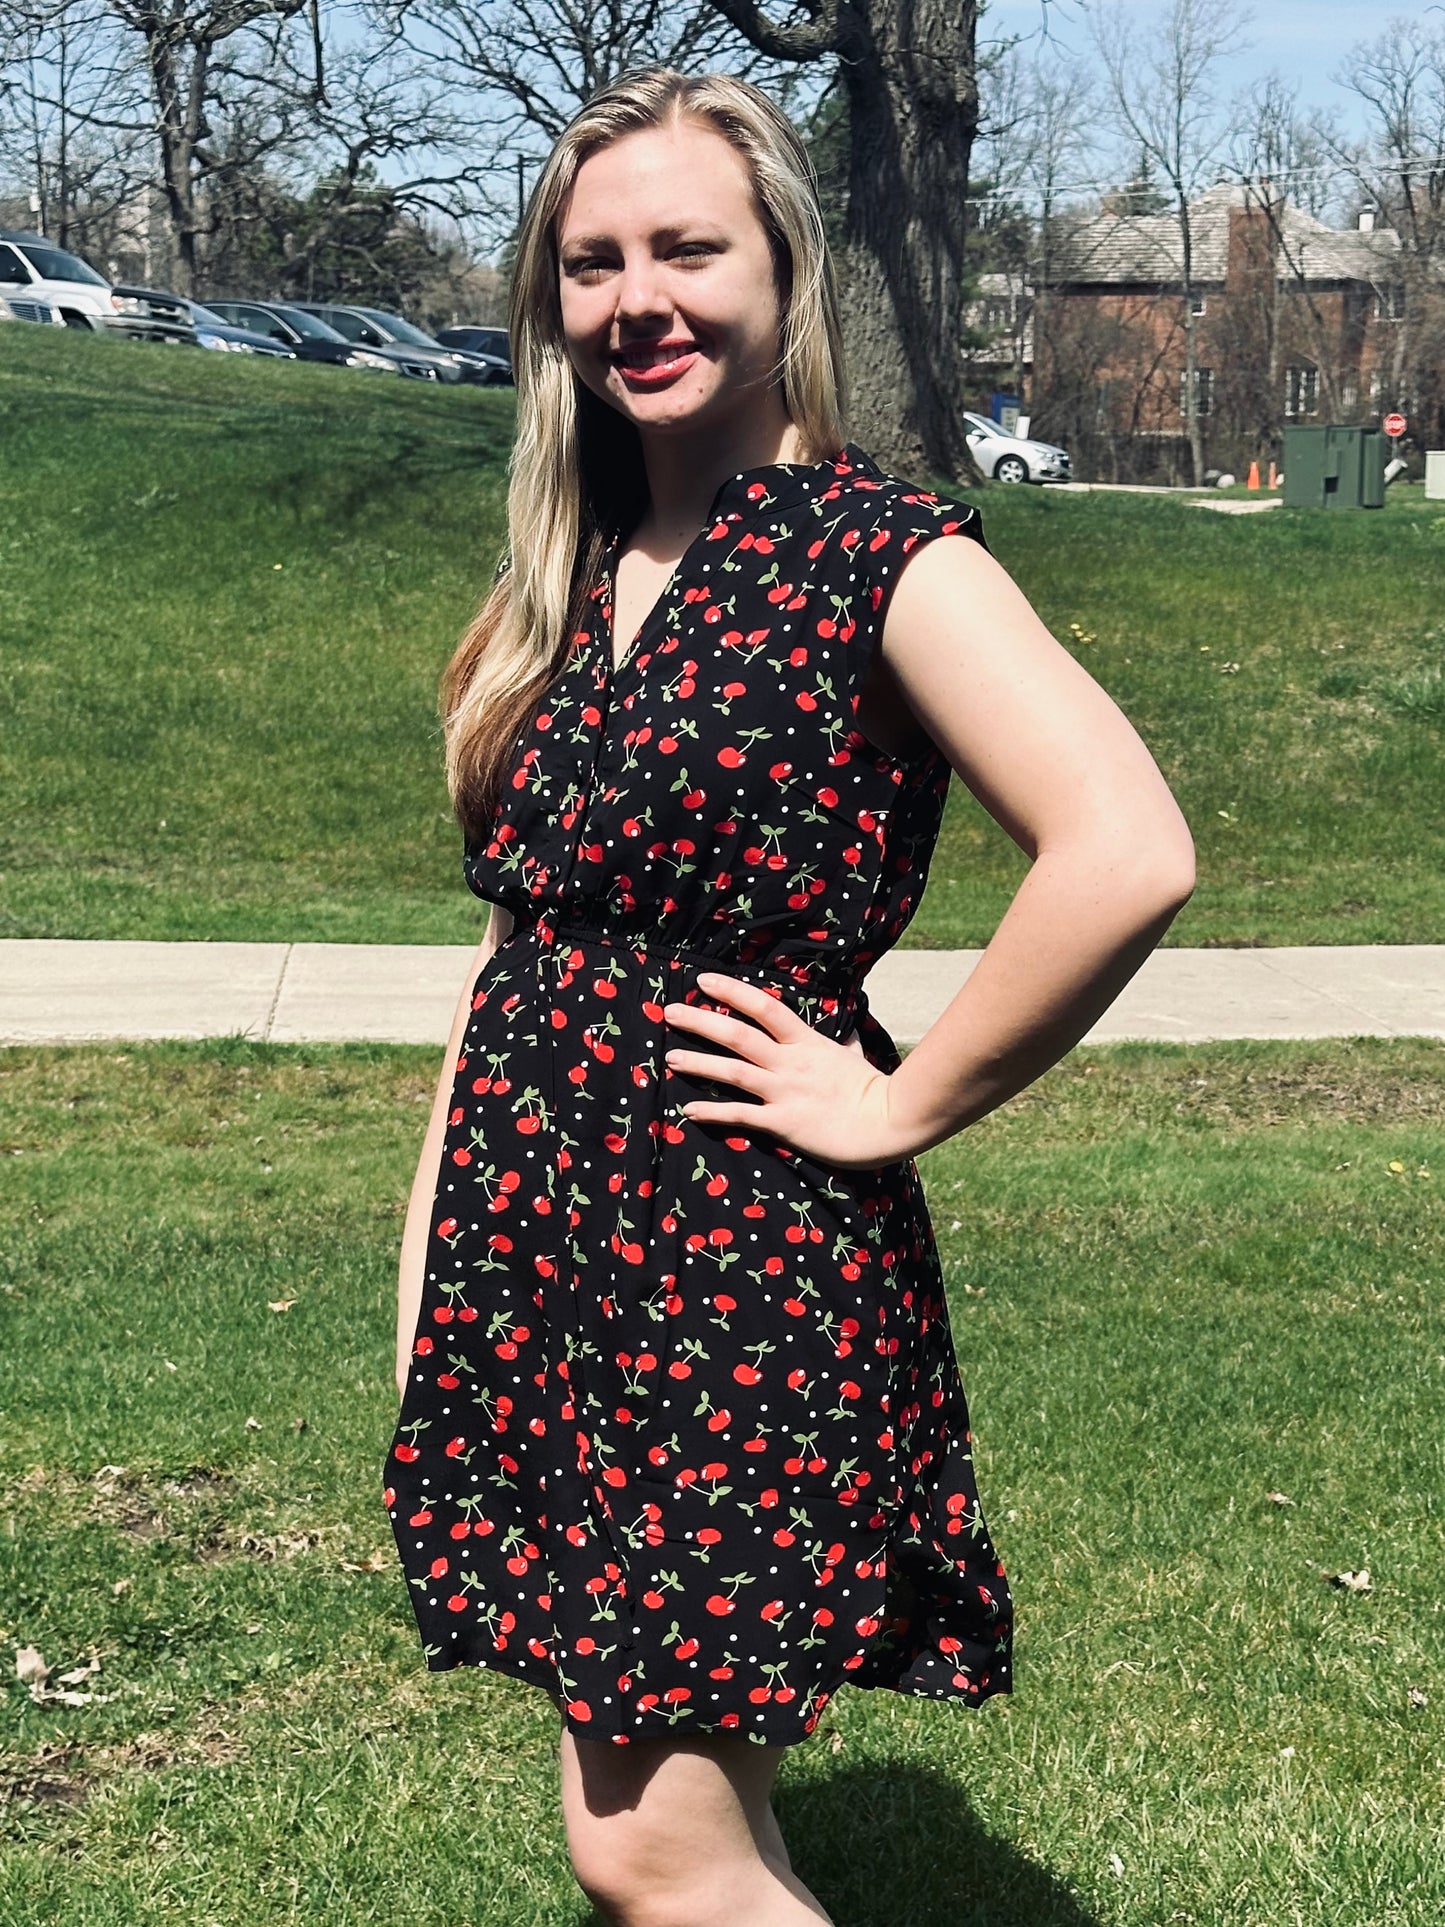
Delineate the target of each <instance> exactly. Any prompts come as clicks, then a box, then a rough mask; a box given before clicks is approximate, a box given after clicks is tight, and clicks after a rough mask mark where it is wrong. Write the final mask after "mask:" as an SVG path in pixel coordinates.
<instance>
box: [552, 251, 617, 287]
mask: <svg viewBox="0 0 1445 1927" xmlns="http://www.w3.org/2000/svg"><path fill="white" fill-rule="evenodd" d="M562 265H563V270H564V272H565V273H566V274H567V275H568V276H569V278H570V279H572V280H573V281H584V280H586V279H587V278H588V277H589V276H592V275H598V274H605V273H606V272H607V267H608V263H607V262H606V261H604V260H602V259H601V258H600V257H599V256H598V255H595V254H585V255H579V256H578V257H577V259H576V260H575V261H564V262H563V264H562Z"/></svg>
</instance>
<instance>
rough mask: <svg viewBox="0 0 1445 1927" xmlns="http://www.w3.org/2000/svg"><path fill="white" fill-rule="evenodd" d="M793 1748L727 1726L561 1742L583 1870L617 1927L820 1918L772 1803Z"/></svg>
mask: <svg viewBox="0 0 1445 1927" xmlns="http://www.w3.org/2000/svg"><path fill="white" fill-rule="evenodd" d="M782 1753H783V1749H782V1748H781V1747H770V1746H758V1745H756V1744H755V1743H754V1742H752V1741H751V1740H743V1739H733V1738H731V1737H729V1736H726V1735H716V1736H714V1735H699V1736H697V1737H695V1738H691V1739H677V1740H665V1739H657V1740H640V1741H633V1742H632V1743H631V1744H629V1745H627V1746H615V1745H612V1744H610V1743H608V1742H606V1741H600V1740H579V1739H577V1738H575V1737H574V1736H573V1735H572V1734H570V1733H568V1732H566V1731H564V1732H563V1734H562V1742H561V1774H562V1810H563V1815H564V1818H565V1820H566V1823H567V1845H568V1850H569V1852H570V1853H571V1856H572V1866H573V1870H574V1872H575V1873H576V1875H577V1879H578V1882H579V1884H580V1885H581V1887H582V1889H583V1891H584V1892H585V1893H586V1894H587V1895H588V1897H589V1898H590V1899H591V1900H592V1901H593V1903H594V1904H595V1905H596V1906H597V1907H598V1908H599V1909H600V1911H601V1912H602V1913H603V1915H604V1917H605V1918H607V1919H608V1920H609V1921H612V1922H614V1923H615V1924H616V1927H739V1924H740V1923H743V1922H745V1923H746V1924H747V1927H818V1923H819V1922H820V1921H821V1922H827V1921H828V1920H829V1916H828V1914H827V1912H826V1911H825V1910H824V1908H823V1906H822V1904H821V1902H820V1901H819V1900H818V1899H817V1898H816V1896H814V1895H813V1894H811V1893H810V1892H809V1891H808V1889H807V1888H806V1887H805V1886H804V1885H803V1883H802V1881H801V1880H799V1879H798V1877H797V1875H796V1874H795V1873H793V1872H792V1870H791V1866H790V1864H789V1861H788V1857H787V1848H786V1847H785V1846H784V1845H783V1839H782V1835H781V1833H780V1832H779V1831H778V1823H777V1818H776V1815H774V1813H773V1811H772V1808H771V1805H770V1795H771V1792H772V1787H773V1781H774V1779H775V1778H776V1776H777V1771H778V1767H779V1765H780V1764H781V1760H782Z"/></svg>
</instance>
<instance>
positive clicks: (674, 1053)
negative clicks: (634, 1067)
mask: <svg viewBox="0 0 1445 1927" xmlns="http://www.w3.org/2000/svg"><path fill="white" fill-rule="evenodd" d="M697 984H698V989H699V990H701V991H702V992H703V994H704V996H706V997H709V998H710V999H711V1000H712V1001H713V1002H714V1003H722V1004H727V1005H729V1006H730V1007H731V1009H732V1010H733V1011H736V1012H738V1013H740V1014H739V1015H736V1016H734V1015H730V1014H729V1013H728V1012H724V1011H717V1010H703V1009H700V1008H698V1007H697V1006H696V1005H693V1004H679V1003H673V1004H667V1005H666V1006H665V1007H664V1009H663V1016H664V1017H665V1018H666V1020H667V1022H668V1023H669V1024H670V1025H672V1026H673V1027H674V1028H676V1029H685V1030H692V1031H696V1032H697V1034H698V1037H699V1039H703V1040H707V1041H708V1042H711V1043H714V1044H721V1045H723V1046H725V1047H726V1048H727V1049H729V1050H733V1051H736V1052H737V1053H738V1055H737V1056H736V1057H715V1056H710V1055H707V1054H705V1053H704V1052H702V1051H699V1050H684V1049H680V1048H677V1047H671V1048H669V1049H668V1051H667V1066H668V1069H669V1070H672V1071H678V1072H682V1073H684V1074H685V1075H686V1076H688V1077H693V1078H702V1077H706V1078H713V1079H715V1080H716V1081H717V1082H718V1083H720V1084H735V1085H737V1087H738V1089H739V1090H740V1091H746V1092H748V1093H750V1094H751V1096H752V1097H754V1098H756V1099H758V1100H759V1101H758V1102H756V1103H748V1102H746V1101H742V1100H740V1101H738V1102H737V1103H726V1102H716V1103H714V1102H709V1101H706V1100H703V1099H695V1100H693V1101H692V1102H690V1103H687V1104H684V1105H682V1106H681V1107H680V1108H681V1110H682V1112H683V1115H684V1116H685V1117H689V1118H691V1119H692V1121H693V1122H694V1123H695V1124H722V1125H731V1126H733V1127H735V1128H737V1129H740V1130H745V1131H755V1130H757V1129H759V1128H762V1129H763V1130H766V1131H771V1132H772V1133H773V1134H774V1136H776V1137H779V1138H781V1139H783V1141H784V1142H785V1143H787V1144H790V1145H792V1146H793V1148H794V1149H795V1150H798V1151H802V1152H804V1153H805V1154H806V1155H807V1156H808V1157H813V1158H817V1159H819V1160H820V1161H821V1162H823V1163H825V1164H836V1165H840V1166H843V1167H844V1168H846V1169H851V1170H868V1169H870V1168H871V1167H872V1166H874V1165H878V1164H891V1163H893V1162H894V1161H896V1160H897V1159H899V1158H905V1157H908V1156H910V1155H911V1151H910V1147H909V1145H908V1142H907V1140H906V1137H905V1134H904V1132H903V1130H902V1128H901V1125H900V1122H899V1120H898V1119H897V1118H895V1117H893V1116H892V1115H891V1114H890V1104H889V1098H890V1092H891V1080H890V1078H889V1076H888V1073H887V1072H886V1071H880V1070H879V1069H878V1068H877V1067H876V1066H875V1065H873V1064H870V1063H869V1061H868V1058H867V1056H866V1055H865V1054H864V1050H863V1046H862V1044H861V1043H860V1042H859V1039H858V1037H857V1034H856V1033H855V1034H854V1035H853V1036H852V1037H851V1038H850V1039H849V1040H848V1042H847V1043H846V1044H839V1043H835V1042H834V1041H833V1039H832V1038H831V1037H825V1036H823V1034H822V1032H821V1031H817V1030H814V1028H813V1027H812V1025H811V1024H808V1023H806V1022H804V1020H803V1019H802V1018H801V1017H800V1016H799V1015H798V1013H797V1012H796V1011H795V1010H793V1009H792V1008H791V1007H790V1006H789V1005H788V1004H785V1003H784V1002H783V1001H782V1000H781V998H778V997H773V996H770V995H769V993H768V992H767V991H766V990H762V989H760V988H759V987H758V985H757V984H752V983H747V982H745V981H744V980H743V979H742V978H740V977H729V976H727V975H725V974H724V973H723V972H721V971H716V970H704V971H702V972H700V973H699V975H698V979H697Z"/></svg>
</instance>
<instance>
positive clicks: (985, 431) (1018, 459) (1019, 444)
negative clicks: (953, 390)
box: [963, 409, 1074, 482]
mask: <svg viewBox="0 0 1445 1927" xmlns="http://www.w3.org/2000/svg"><path fill="white" fill-rule="evenodd" d="M963 419H964V421H965V422H966V423H967V424H968V446H969V448H970V450H971V451H972V454H973V459H974V460H975V461H976V462H977V463H978V465H979V467H980V469H981V470H982V471H983V473H984V474H985V475H986V476H988V477H990V478H991V479H992V480H993V481H995V482H1067V481H1070V480H1071V479H1072V477H1073V472H1074V470H1073V464H1072V463H1071V462H1070V460H1069V457H1068V453H1067V451H1066V450H1064V449H1062V448H1055V447H1054V445H1053V443H1052V442H1035V441H1031V440H1029V439H1028V438H1027V437H1025V436H1022V435H1010V434H1008V433H1007V432H1006V431H1005V430H1004V429H1002V428H1000V427H999V425H998V423H997V422H995V421H990V420H989V418H988V416H987V415H974V414H971V413H970V412H969V411H968V410H967V409H965V410H964V416H963Z"/></svg>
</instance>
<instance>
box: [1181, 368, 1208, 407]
mask: <svg viewBox="0 0 1445 1927" xmlns="http://www.w3.org/2000/svg"><path fill="white" fill-rule="evenodd" d="M1213 402H1214V370H1213V369H1212V368H1196V369H1195V370H1194V410H1195V413H1196V414H1197V415H1207V414H1208V413H1209V412H1210V408H1211V407H1212V405H1213ZM1179 412H1180V414H1181V415H1187V414H1188V412H1189V370H1188V369H1187V368H1184V369H1181V370H1180V374H1179Z"/></svg>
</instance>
